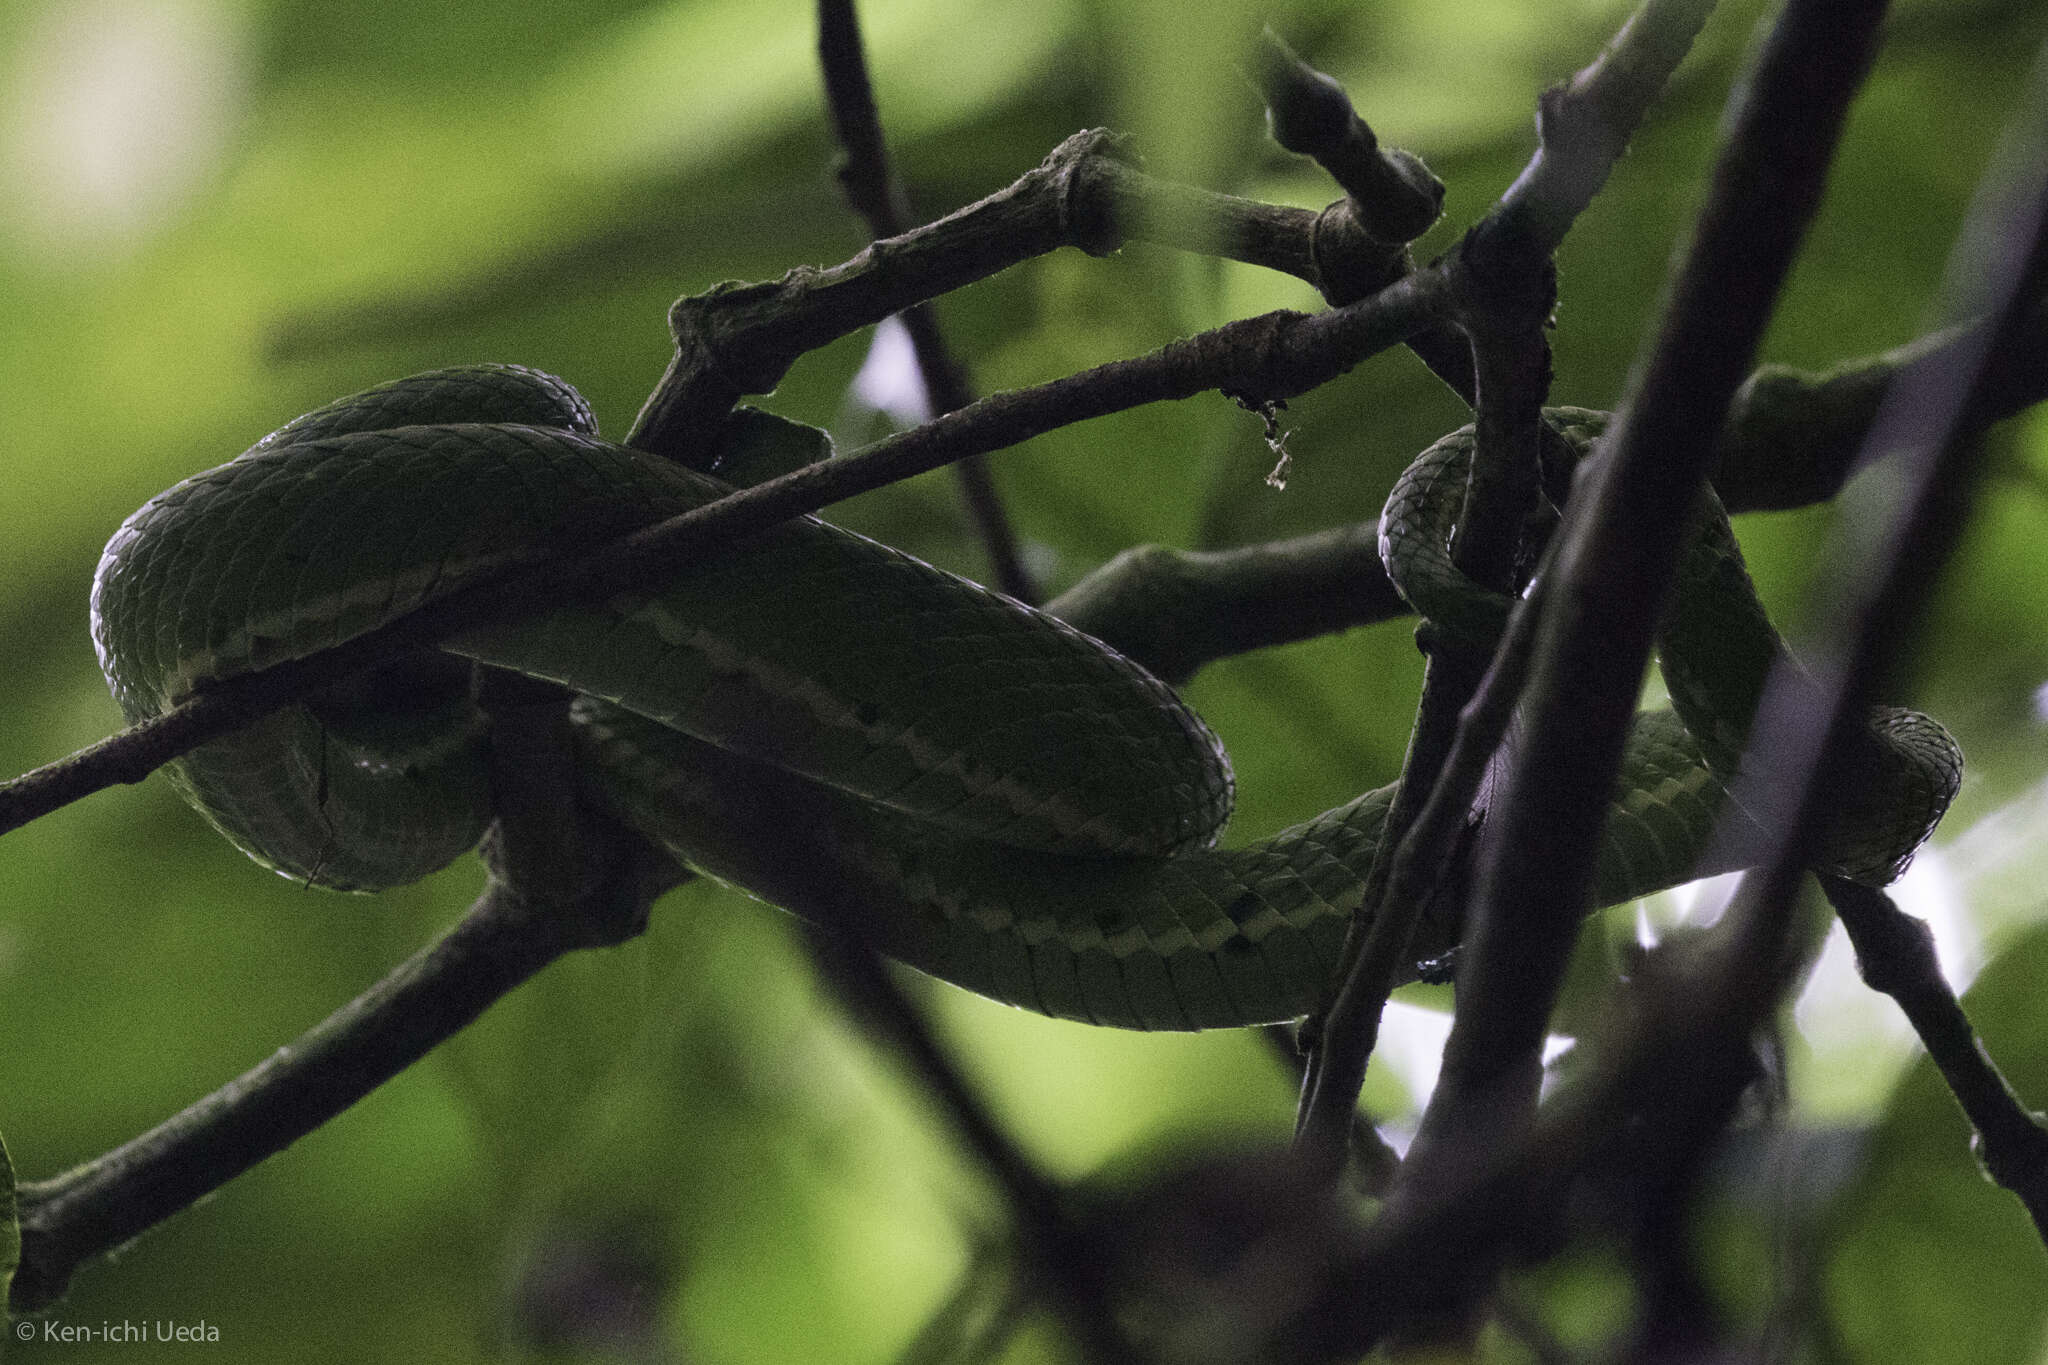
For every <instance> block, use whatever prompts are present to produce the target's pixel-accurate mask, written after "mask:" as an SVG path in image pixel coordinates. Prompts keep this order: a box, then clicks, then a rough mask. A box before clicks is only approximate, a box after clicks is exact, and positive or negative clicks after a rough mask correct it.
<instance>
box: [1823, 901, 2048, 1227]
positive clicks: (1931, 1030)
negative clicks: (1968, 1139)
mask: <svg viewBox="0 0 2048 1365" xmlns="http://www.w3.org/2000/svg"><path fill="white" fill-rule="evenodd" d="M1820 882H1821V888H1822V889H1823V890H1825V891H1826V892H1827V896H1828V902H1829V904H1831V905H1833V906H1834V907H1835V914H1836V916H1837V917H1839V918H1840V919H1841V921H1842V927H1843V928H1844V929H1846V930H1848V931H1849V942H1850V943H1851V944H1853V945H1854V946H1855V949H1856V967H1857V970H1858V971H1859V972H1861V973H1862V976H1863V980H1864V984H1866V985H1868V986H1869V987H1870V988H1871V989H1872V990H1874V991H1882V992H1884V994H1886V995H1888V996H1890V997H1891V998H1892V999H1893V1000H1894V1001H1896V1002H1897V1004H1898V1007H1899V1012H1900V1013H1901V1014H1903V1015H1905V1016H1906V1018H1907V1019H1908V1020H1909V1021H1910V1022H1911V1023H1912V1025H1913V1031H1914V1032H1915V1033H1917V1034H1919V1035H1920V1042H1921V1043H1922V1045H1924V1046H1925V1047H1926V1049H1927V1055H1928V1056H1929V1057H1930V1058H1932V1059H1933V1061H1934V1064H1935V1066H1936V1067H1938V1068H1939V1069H1940V1071H1941V1077H1942V1079H1943V1080H1945V1081H1947V1082H1948V1088H1949V1091H1950V1092H1951V1093H1952V1094H1954V1096H1955V1097H1956V1103H1957V1104H1959V1105H1960V1106H1961V1107H1962V1110H1963V1114H1964V1116H1965V1117H1967V1118H1968V1119H1969V1121H1970V1126H1971V1128H1973V1129H1975V1130H1976V1133H1977V1139H1978V1144H1979V1145H1978V1154H1979V1156H1980V1157H1981V1158H1982V1160H1983V1163H1984V1169H1985V1170H1986V1171H1987V1172H1988V1173H1989V1174H1990V1175H1991V1178H1992V1179H1993V1180H1996V1181H1997V1182H1998V1183H1999V1184H2000V1185H2001V1186H2003V1187H2004V1188H2006V1189H2008V1190H2010V1191H2012V1193H2013V1194H2014V1195H2015V1196H2016V1197H2017V1198H2018V1199H2019V1201H2020V1202H2021V1203H2022V1204H2023V1205H2025V1206H2026V1210H2027V1214H2028V1216H2029V1217H2031V1218H2032V1219H2033V1220H2034V1230H2035V1232H2036V1233H2037V1234H2038V1235H2039V1236H2040V1237H2041V1238H2042V1240H2044V1241H2048V1128H2043V1127H2042V1125H2041V1122H2040V1121H2039V1120H2038V1119H2036V1118H2035V1117H2034V1115H2033V1114H2031V1113H2029V1112H2028V1111H2027V1107H2026V1105H2025V1104H2024V1103H2023V1102H2022V1101H2021V1099H2020V1097H2019V1095H2018V1094H2017V1093H2016V1092H2015V1091H2014V1090H2013V1088H2012V1086H2011V1085H2010V1084H2009V1083H2008V1082H2007V1081H2006V1079H2005V1077H2004V1076H2003V1075H2001V1074H2000V1072H1999V1070H1998V1066H1997V1064H1996V1063H1994V1062H1993V1061H1992V1060H1991V1058H1990V1056H1989V1055H1988V1054H1986V1052H1985V1051H1984V1045H1983V1044H1982V1043H1981V1042H1980V1041H1978V1038H1977V1031H1976V1030H1975V1029H1974V1028H1972V1027H1971V1026H1970V1018H1969V1016H1968V1015H1967V1014H1965V1013H1963V1007H1962V1005H1961V1003H1960V1002H1958V1001H1957V999H1956V993H1955V991H1954V990H1952V989H1951V988H1950V987H1949V984H1948V981H1947V980H1946V979H1945V978H1944V977H1943V976H1942V974H1941V963H1940V961H1939V959H1938V958H1937V957H1936V956H1935V951H1934V935H1933V934H1932V933H1931V932H1930V931H1929V930H1928V928H1927V925H1926V923H1925V922H1924V921H1922V920H1918V919H1915V918H1913V917H1912V916H1911V915H1908V914H1906V913H1905V912H1904V911H1902V910H1900V909H1899V907H1898V906H1897V905H1895V904H1893V903H1892V898H1891V897H1890V896H1888V895H1886V894H1885V893H1884V892H1883V891H1880V890H1879V889H1877V888H1876V887H1872V886H1863V885H1861V884H1859V883H1856V882H1852V881H1848V880H1846V879H1844V878H1841V877H1822V878H1821V879H1820Z"/></svg>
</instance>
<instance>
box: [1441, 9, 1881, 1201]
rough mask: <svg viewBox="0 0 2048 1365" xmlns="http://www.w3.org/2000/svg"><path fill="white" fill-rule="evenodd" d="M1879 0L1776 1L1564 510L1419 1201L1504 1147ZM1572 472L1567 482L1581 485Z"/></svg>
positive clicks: (1524, 1117) (1526, 1111)
mask: <svg viewBox="0 0 2048 1365" xmlns="http://www.w3.org/2000/svg"><path fill="white" fill-rule="evenodd" d="M1882 12H1883V6H1882V4H1879V3H1856V4H1834V5H1822V4H1816V3H1811V0H1792V3H1791V4H1790V5H1788V7H1787V9H1786V10H1785V11H1784V13H1783V14H1782V15H1781V16H1780V18H1779V20H1778V23H1777V26H1776V28H1775V29H1774V31H1773V33H1772V35H1771V37H1770V39H1769V41H1768V42H1767V44H1766V45H1765V48H1764V50H1763V52H1762V54H1761V56H1760V58H1759V60H1758V63H1757V66H1756V69H1755V71H1754V72H1753V73H1752V76H1751V79H1750V81H1749V82H1748V85H1747V87H1746V90H1745V92H1744V94H1743V95H1742V97H1741V104H1740V107H1739V110H1738V112H1737V115H1736V119H1735V123H1734V125H1733V128H1732V131H1731V134H1730V138H1729V141H1728V143H1727V145H1726V147H1725V148H1724V150H1723V153H1722V156H1721V159H1720V163H1719V165H1718V166H1717V168H1716V172H1715V178H1714V187H1713V192H1712V194H1711V197H1710V199H1709V201H1708V204H1707V207H1706V209H1705V211H1704V213H1703V215H1702V218H1701V222H1700V226H1699V229H1698V233H1697V236H1696V238H1695V240H1694V242H1693V245H1692V247H1691V249H1690V251H1689V253H1688V255H1687V257H1686V260H1685V262H1684V265H1683V267H1682V269H1681V271H1680V273H1679V275H1678V277H1677V279H1676V280H1675V282H1674V286H1673V289H1672V293H1671V301H1670V304H1669V307H1668V308H1667V310H1666V312H1665V321H1664V323H1663V326H1662V327H1661V328H1660V331H1659V334H1658V336H1657V338H1656V340H1655V343H1654V346H1653V347H1652V348H1651V349H1650V351H1649V353H1648V355H1647V358H1646V359H1645V360H1644V361H1641V362H1639V367H1638V372H1637V377H1636V379H1635V381H1634V383H1633V384H1632V386H1631V391H1630V393H1629V396H1628V397H1627V398H1626V399H1625V401H1624V403H1623V405H1622V409H1621V412H1620V414H1619V415H1618V417H1617V419H1616V422H1615V424H1614V426H1613V428H1612V429H1611V430H1610V431H1609V433H1608V436H1607V439H1606V441H1605V443H1604V446H1603V452H1604V453H1603V456H1602V458H1601V459H1600V460H1599V461H1598V462H1597V464H1596V466H1595V467H1594V469H1593V470H1592V471H1591V472H1592V475H1593V478H1592V483H1591V485H1590V486H1589V487H1585V488H1583V489H1581V490H1579V492H1578V493H1577V495H1575V496H1574V498H1573V500H1572V504H1571V506H1570V507H1568V508H1567V509H1566V514H1565V523H1564V528H1563V531H1562V536H1563V543H1562V545H1561V547H1560V550H1559V555H1558V564H1557V569H1556V573H1557V574H1558V576H1559V577H1560V578H1561V579H1562V580H1563V582H1562V585H1561V587H1560V590H1559V592H1558V596H1557V598H1556V606H1555V608H1554V609H1553V611H1552V612H1551V613H1549V614H1548V615H1547V616H1546V618H1545V620H1544V622H1543V624H1542V626H1541V628H1540V630H1539V633H1538V637H1537V643H1536V659H1535V664H1534V674H1533V677H1532V679H1531V682H1530V687H1529V693H1528V703H1527V716H1528V724H1527V727H1526V729H1525V731H1524V734H1523V742H1522V743H1521V745H1520V746H1519V747H1518V748H1517V749H1516V750H1515V752H1514V755H1513V758H1512V761H1511V764H1510V767H1509V773H1508V779H1507V783H1506V787H1505V790H1504V792H1503V794H1502V796H1501V798H1500V799H1499V800H1498V801H1496V802H1495V803H1494V813H1495V818H1494V819H1492V820H1491V821H1489V822H1488V825H1487V828H1486V831H1485V832H1484V834H1483V835H1482V837H1481V842H1480V855H1479V864H1478V869H1477V872H1476V876H1475V896H1474V903H1473V918H1472V923H1471V925H1470V927H1469V931H1468V936H1467V940H1466V946H1465V954H1464V958H1463V962H1462V965H1461V969H1460V972H1459V999H1460V1004H1461V1008H1460V1009H1459V1011H1458V1016H1457V1020H1456V1023H1455V1024H1454V1026H1453V1029H1452V1033H1451V1038H1450V1042H1449V1044H1448V1045H1447V1047H1446V1049H1445V1055H1444V1069H1443V1073H1442V1078H1441V1080H1440V1081H1439V1084H1438V1087H1437V1090H1436V1094H1435V1096H1434V1097H1433V1099H1432V1101H1431V1103H1430V1106H1429V1108H1428V1110H1427V1111H1426V1112H1425V1114H1424V1117H1423V1123H1422V1127H1421V1130H1420V1132H1419V1133H1418V1135H1417V1139H1416V1143H1415V1146H1414V1148H1413V1149H1411V1152H1410V1156H1409V1160H1408V1162H1407V1163H1406V1165H1405V1166H1404V1168H1403V1178H1404V1186H1405V1187H1406V1193H1407V1194H1408V1195H1409V1196H1410V1197H1427V1191H1428V1190H1429V1189H1431V1188H1432V1187H1434V1186H1435V1185H1438V1184H1441V1183H1444V1182H1446V1181H1447V1180H1452V1178H1453V1177H1454V1176H1455V1173H1456V1172H1457V1171H1459V1170H1460V1169H1461V1168H1462V1167H1465V1166H1467V1165H1469V1164H1474V1163H1478V1164H1483V1163H1484V1160H1485V1158H1484V1154H1485V1153H1486V1152H1487V1151H1488V1150H1489V1149H1490V1148H1497V1146H1498V1145H1499V1144H1502V1143H1512V1142H1513V1141H1514V1140H1515V1139H1516V1137H1517V1135H1518V1134H1520V1133H1521V1132H1523V1131H1524V1130H1525V1128H1526V1125H1527V1123H1528V1121H1529V1118H1530V1116H1531V1114H1532V1112H1533V1106H1534V1102H1535V1096H1536V1084H1537V1081H1538V1078H1539V1077H1540V1074H1541V1048H1542V1043H1543V1038H1544V1031H1545V1026H1546V1023H1547V1021H1548V1018H1549V1013H1550V1006H1551V1001H1552V999H1553V998H1554V996H1555V993H1556V989H1557V985H1558V982H1559V980H1560V978H1561V975H1562V972H1563V967H1564V962H1565V957H1566V955H1567V953H1568V952H1569V950H1570V947H1571V943H1572V941H1573V938H1574V936H1575V932H1576V929H1577V926H1578V922H1579V919H1580V917H1581V913H1582V910H1583V907H1584V905H1585V902H1586V900H1587V894H1588V888H1589V887H1590V885H1591V879H1592V871H1593V863H1594V856H1595V852H1596V849H1597V841H1598V838H1599V834H1600V829H1601V826H1602V824H1603V823H1604V820H1605V816H1606V807H1607V801H1608V796H1609V794H1610V793H1611V792H1612V790H1613V787H1614V781H1615V774H1616V772H1617V770H1618V769H1619V766H1620V760H1621V750H1622V745H1623V742H1624V739H1625V737H1626V733H1627V729H1628V724H1629V721H1630V718H1631V717H1632V715H1633V713H1634V710H1635V703H1636V694H1637V691H1638V689H1639V687H1640V684H1641V679H1642V675H1643V670H1644V668H1645V666H1646V664H1647V662H1648V656H1649V649H1650V642H1651V638H1652V636H1653V634H1654V633H1655V629H1656V626H1657V624H1658V619H1659V615H1660V613H1661V611H1662V608H1663V604H1664V600H1665V597H1666V595H1667V593H1668V591H1669V587H1670V584H1671V582H1672V580H1673V577H1674V574H1675V571H1676V567H1677V560H1678V555H1679V549H1680V546H1681V545H1682V543H1683V541H1684V536H1683V534H1682V532H1683V530H1684V528H1685V526H1686V524H1687V521H1688V519H1689V518H1690V516H1691V515H1692V510H1693V507H1694V504H1695V502H1696V500H1697V497H1698V493H1699V489H1700V488H1701V487H1702V485H1703V484H1704V482H1705V480H1706V477H1707V475H1708V473H1709V471H1710V467H1711V459H1712V456H1713V453H1714V450H1715V440H1714V433H1716V432H1717V431H1718V430H1719V428H1720V425H1721V422H1722V419H1723V417H1724V416H1725V414H1726V412H1727V410H1728V405H1729V401H1730V399H1731V398H1732V397H1733V396H1734V393H1735V390H1736V387H1737V385H1738V383H1739V382H1740V381H1741V379H1742V376H1743V374H1744V372H1745V371H1746V370H1747V368H1748V366H1749V358H1750V356H1751V355H1752V354H1753V353H1754V350H1755V347H1756V343H1757V339H1758V338H1759V337H1760V336H1761V334H1762V331H1763V326H1764V323H1765V321H1766V320H1767V319H1768V317H1769V316H1770V310H1771V307H1772V304H1773V303H1774V301H1775V300H1776V297H1777V292H1778V289H1779V287H1780V285H1781V283H1782V281H1783V279H1784V276H1785V274H1786V272H1787V271H1788V269H1789V267H1790V263H1791V260H1792V258H1793V255H1794V252H1795V251H1796V249H1797V246H1798V243H1799V241H1800V239H1801V237H1802V235H1803V233H1804V229H1805V225H1806V223H1807V222H1808V221H1809V220H1810V218H1811V216H1812V213H1813V211H1814V209H1815V207H1816V206H1817V204H1818V201H1819V197H1820V190H1821V186H1822V185H1823V183H1824V181H1825V178H1826V171H1827V166H1828V163H1829V160H1830V159H1831V157H1832V155H1833V151H1834V146H1835V142H1836V139H1837V137H1838V135H1839V130H1840V126H1841V121H1842V119H1843V117H1844V116H1845V113H1846V110H1847V107H1848V103H1849V99H1850V97H1851V96H1852V95H1853V94H1854V92H1855V90H1856V89H1857V87H1858V85H1859V84H1860V83H1861V80H1862V76H1863V72H1864V70H1865V69H1866V66H1867V64H1868V60H1869V55H1870V53H1871V51H1872V45H1873V43H1874V41H1875V40H1874V35H1875V32H1876V27H1877V21H1878V19H1879V18H1880V16H1881V14H1882ZM1582 482H1583V480H1582Z"/></svg>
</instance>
